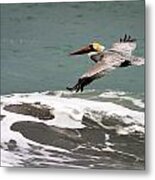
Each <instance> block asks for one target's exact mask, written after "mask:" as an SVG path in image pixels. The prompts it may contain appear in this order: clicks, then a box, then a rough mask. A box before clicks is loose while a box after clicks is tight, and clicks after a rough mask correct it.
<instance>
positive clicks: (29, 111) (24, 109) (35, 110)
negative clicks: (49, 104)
mask: <svg viewBox="0 0 155 180" xmlns="http://www.w3.org/2000/svg"><path fill="white" fill-rule="evenodd" d="M4 109H5V110H6V111H10V112H15V113H17V114H24V115H30V116H34V117H37V118H39V119H43V120H49V119H53V118H54V115H53V114H51V112H50V109H48V108H45V107H42V106H39V107H36V106H35V105H33V104H28V103H23V104H10V105H7V106H5V107H4Z"/></svg>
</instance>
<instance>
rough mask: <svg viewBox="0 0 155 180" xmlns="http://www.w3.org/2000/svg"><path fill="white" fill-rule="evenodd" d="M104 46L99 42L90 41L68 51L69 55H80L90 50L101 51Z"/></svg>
mask: <svg viewBox="0 0 155 180" xmlns="http://www.w3.org/2000/svg"><path fill="white" fill-rule="evenodd" d="M104 49H105V47H104V46H103V45H101V44H99V43H96V42H94V43H91V44H89V45H87V46H84V47H82V48H80V49H78V50H76V51H73V52H71V53H70V55H82V54H89V53H90V52H96V53H100V52H103V51H104Z"/></svg>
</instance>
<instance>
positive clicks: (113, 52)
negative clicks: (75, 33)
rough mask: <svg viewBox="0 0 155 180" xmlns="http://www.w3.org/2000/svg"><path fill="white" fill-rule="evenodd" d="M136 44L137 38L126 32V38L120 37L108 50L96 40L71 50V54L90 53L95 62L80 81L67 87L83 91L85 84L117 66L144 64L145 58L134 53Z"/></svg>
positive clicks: (71, 89)
mask: <svg viewBox="0 0 155 180" xmlns="http://www.w3.org/2000/svg"><path fill="white" fill-rule="evenodd" d="M136 46H137V43H136V39H133V38H131V36H127V35H126V34H125V36H124V38H120V40H119V41H118V42H115V43H114V44H112V46H111V48H109V49H107V50H106V49H105V47H104V46H102V45H101V44H100V43H96V42H95V43H91V44H89V45H87V46H85V47H83V48H80V49H79V50H77V51H74V52H71V53H70V55H83V54H88V56H89V57H90V59H91V60H92V61H94V62H95V64H94V65H93V66H92V67H91V68H90V69H89V70H88V71H87V72H86V73H85V74H83V75H82V76H81V77H80V78H79V79H78V82H77V83H76V84H75V85H74V86H73V87H67V89H68V90H70V91H76V92H78V91H83V88H84V86H86V85H88V84H90V83H91V82H92V81H94V80H95V79H98V78H100V77H102V76H104V75H105V74H106V73H107V72H109V71H111V70H113V69H115V68H117V67H126V66H131V65H136V66H140V65H143V64H144V58H142V57H137V56H133V55H132V52H133V51H134V50H135V49H136Z"/></svg>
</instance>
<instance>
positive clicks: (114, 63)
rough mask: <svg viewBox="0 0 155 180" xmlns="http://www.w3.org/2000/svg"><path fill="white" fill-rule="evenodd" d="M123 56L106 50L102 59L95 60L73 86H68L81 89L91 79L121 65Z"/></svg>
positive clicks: (76, 89)
mask: <svg viewBox="0 0 155 180" xmlns="http://www.w3.org/2000/svg"><path fill="white" fill-rule="evenodd" d="M125 60H126V59H125V57H123V56H121V55H120V54H118V53H113V52H107V53H105V54H104V57H103V59H102V61H99V62H97V63H96V64H95V65H94V66H92V67H91V68H90V69H89V70H88V71H87V72H86V73H85V74H83V75H82V76H81V77H80V78H79V80H78V82H77V83H76V84H75V86H73V87H71V88H69V87H67V89H68V90H70V91H76V92H78V91H83V88H84V86H86V85H88V84H90V83H91V82H92V81H93V80H95V79H98V78H100V77H102V76H104V74H105V73H106V72H109V71H111V70H113V69H115V68H116V67H119V66H121V64H123V63H124V62H125Z"/></svg>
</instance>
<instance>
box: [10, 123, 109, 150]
mask: <svg viewBox="0 0 155 180" xmlns="http://www.w3.org/2000/svg"><path fill="white" fill-rule="evenodd" d="M11 130H13V131H18V132H20V133H21V134H22V135H23V136H24V137H26V138H28V139H31V140H33V141H36V142H38V143H41V144H47V145H52V146H56V147H62V148H65V149H74V148H76V147H77V146H78V145H80V144H81V145H82V144H85V145H90V144H92V145H97V144H100V145H101V144H102V145H103V146H104V142H105V133H104V131H102V132H101V131H99V130H98V129H90V128H87V127H86V128H84V129H69V128H59V127H56V126H48V125H46V124H44V123H38V122H32V121H20V122H16V123H14V124H13V125H12V126H11ZM103 146H102V147H103Z"/></svg>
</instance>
